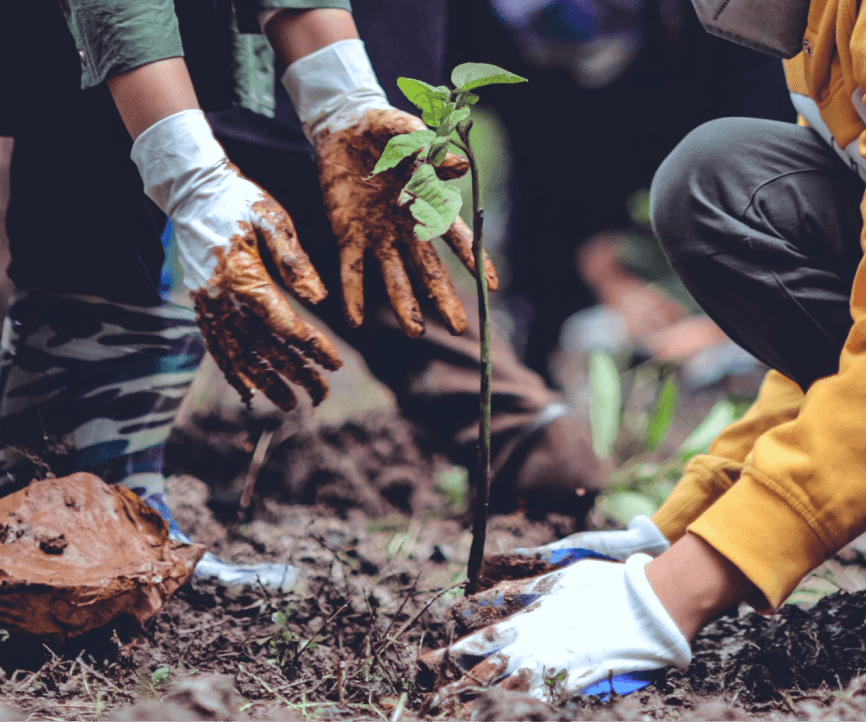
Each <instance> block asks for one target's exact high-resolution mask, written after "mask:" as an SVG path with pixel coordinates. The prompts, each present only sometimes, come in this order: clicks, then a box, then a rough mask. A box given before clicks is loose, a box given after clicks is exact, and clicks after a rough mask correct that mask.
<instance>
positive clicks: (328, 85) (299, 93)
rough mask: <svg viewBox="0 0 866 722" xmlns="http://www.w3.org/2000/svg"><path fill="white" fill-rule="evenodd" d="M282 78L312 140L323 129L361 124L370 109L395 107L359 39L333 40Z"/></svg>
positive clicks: (298, 63)
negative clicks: (390, 101) (333, 41)
mask: <svg viewBox="0 0 866 722" xmlns="http://www.w3.org/2000/svg"><path fill="white" fill-rule="evenodd" d="M282 82H283V85H284V86H285V88H286V91H287V92H288V93H289V97H290V98H291V99H292V103H294V106H295V111H296V112H297V113H298V117H300V119H301V123H302V124H303V126H304V133H305V135H306V136H307V139H308V140H309V141H310V142H311V143H312V142H313V140H314V138H315V137H316V136H317V135H318V134H319V133H321V132H322V131H323V130H328V131H330V132H331V133H336V132H337V131H340V130H345V129H346V128H351V127H352V126H353V125H357V124H358V123H359V122H360V121H361V120H362V119H363V117H364V113H366V112H367V111H368V110H387V109H389V108H391V107H392V106H391V104H390V103H389V102H388V97H387V96H386V95H385V91H384V90H382V86H381V85H379V81H378V79H377V78H376V73H375V72H374V70H373V66H372V65H371V64H370V58H369V57H368V56H367V51H366V50H365V49H364V43H363V42H362V41H361V40H358V39H352V40H340V41H338V42H336V43H331V44H330V45H326V46H325V47H324V48H321V49H320V50H316V51H315V52H314V53H310V54H309V55H305V56H304V57H303V58H300V59H299V60H296V61H295V62H294V63H292V64H291V65H290V66H289V67H288V68H286V72H285V73H283V77H282Z"/></svg>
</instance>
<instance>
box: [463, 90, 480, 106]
mask: <svg viewBox="0 0 866 722" xmlns="http://www.w3.org/2000/svg"><path fill="white" fill-rule="evenodd" d="M479 100H481V98H480V97H478V96H477V95H475V93H470V92H469V91H468V90H466V91H463V92H461V93H458V94H457V107H458V108H464V107H466V106H467V105H475V104H476V103H477V102H478V101H479Z"/></svg>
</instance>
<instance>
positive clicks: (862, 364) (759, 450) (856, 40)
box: [654, 0, 866, 611]
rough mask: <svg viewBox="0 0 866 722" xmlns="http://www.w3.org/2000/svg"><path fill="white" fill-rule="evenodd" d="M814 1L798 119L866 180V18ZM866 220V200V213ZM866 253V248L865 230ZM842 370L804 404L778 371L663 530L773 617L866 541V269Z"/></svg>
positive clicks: (664, 518)
mask: <svg viewBox="0 0 866 722" xmlns="http://www.w3.org/2000/svg"><path fill="white" fill-rule="evenodd" d="M858 6H859V0H813V1H812V4H811V6H810V8H809V21H808V27H807V30H806V35H805V39H804V42H803V51H802V52H801V53H800V54H799V55H797V56H796V57H795V58H793V59H792V60H790V61H787V62H786V67H785V70H786V74H787V77H788V86H789V88H790V90H791V92H792V98H793V100H794V105H795V107H796V108H797V110H798V111H799V112H800V113H801V114H802V115H803V117H804V118H805V119H806V121H808V123H809V124H810V125H811V126H812V127H814V128H815V129H816V130H817V131H818V132H819V133H821V134H822V135H823V136H824V138H825V140H827V141H828V142H829V143H830V144H831V145H832V147H833V148H834V149H835V150H836V152H837V153H839V155H840V156H841V157H842V158H844V159H845V160H846V162H848V164H849V165H850V166H851V168H852V171H855V172H858V173H859V174H860V176H861V177H862V178H864V179H866V159H864V156H866V107H864V104H863V95H864V91H863V89H866V10H861V9H860V8H859V7H858ZM860 208H861V212H866V200H864V201H863V202H861V205H860ZM861 246H863V248H864V249H866V238H864V233H863V232H862V231H861ZM851 315H852V318H853V322H854V324H853V327H852V329H851V332H850V333H849V335H848V338H847V340H846V342H845V347H844V349H843V351H842V355H841V358H840V360H839V371H838V373H836V374H835V375H833V376H828V377H826V378H823V379H820V380H819V381H817V382H815V383H814V384H813V385H812V386H811V388H810V389H809V391H808V393H806V394H805V395H804V394H803V393H802V391H801V390H800V388H799V387H798V386H797V385H796V384H795V383H794V382H793V381H790V380H789V379H786V378H785V377H784V376H782V375H781V374H779V373H777V372H775V371H771V372H770V373H769V374H768V375H767V377H766V379H765V380H764V384H763V386H762V388H761V392H760V394H759V396H758V399H757V400H756V402H755V404H754V406H753V407H752V408H751V409H750V410H749V412H748V413H747V414H746V415H745V416H744V417H743V418H742V419H741V420H740V421H738V422H736V423H734V424H732V425H731V426H729V427H728V428H727V429H725V430H724V431H723V432H722V433H721V434H720V435H719V436H718V437H717V438H716V440H715V441H714V442H713V444H712V445H711V446H710V448H709V451H708V454H707V455H705V456H699V457H696V458H694V459H693V460H692V461H691V463H690V464H689V466H688V467H687V469H686V473H685V474H684V476H683V479H682V480H681V481H680V483H679V484H678V485H677V487H676V489H675V490H674V492H673V493H672V494H671V496H670V498H669V499H668V500H667V502H665V504H664V505H663V506H662V508H661V509H659V511H658V512H657V513H656V515H655V517H654V521H655V522H656V524H657V525H658V526H659V528H660V529H661V531H662V532H663V533H664V534H665V535H666V536H667V537H668V538H669V539H670V540H671V541H675V540H676V539H678V538H679V537H681V536H682V535H683V534H684V533H685V531H686V530H687V529H688V531H690V532H693V533H695V534H697V535H698V536H700V537H701V538H702V539H704V540H705V541H706V542H708V543H709V544H710V545H711V546H713V547H714V548H715V549H716V550H717V551H719V552H720V553H721V554H722V555H724V556H725V557H727V558H728V559H730V560H731V561H732V562H733V563H734V564H735V565H736V566H737V567H738V568H739V569H740V570H741V571H742V572H743V573H744V574H745V575H746V576H747V577H748V578H749V579H750V580H751V581H752V582H753V583H754V584H755V585H756V586H757V587H758V589H759V590H760V592H761V593H762V594H763V598H757V599H753V600H749V601H750V602H751V603H752V604H753V605H754V606H755V608H756V609H758V610H759V611H769V610H771V609H773V608H775V607H777V606H778V605H779V604H781V603H782V602H783V601H784V600H785V598H786V597H787V596H788V595H789V594H790V593H791V591H792V590H793V589H794V587H795V586H796V585H797V584H798V583H799V581H800V580H801V579H802V577H803V576H804V575H805V574H806V573H807V572H809V571H810V570H812V569H814V568H815V567H816V566H818V565H819V564H821V563H822V562H823V561H825V560H826V559H828V558H829V557H831V556H833V555H834V554H835V553H836V552H837V551H838V550H839V549H841V548H842V547H843V546H845V544H847V543H848V542H849V541H851V540H852V539H854V538H855V537H857V536H859V535H860V534H861V533H863V532H864V531H866V263H864V262H862V261H861V263H860V265H859V267H858V269H857V275H856V277H855V280H854V286H853V289H852V293H851Z"/></svg>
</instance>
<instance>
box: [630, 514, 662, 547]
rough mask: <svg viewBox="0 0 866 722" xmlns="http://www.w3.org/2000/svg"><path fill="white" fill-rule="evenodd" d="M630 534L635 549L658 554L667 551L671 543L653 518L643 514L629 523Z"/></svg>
mask: <svg viewBox="0 0 866 722" xmlns="http://www.w3.org/2000/svg"><path fill="white" fill-rule="evenodd" d="M627 533H628V534H629V535H631V536H632V538H633V539H634V551H636V552H638V551H640V552H643V553H645V554H650V555H651V556H654V557H655V556H658V555H659V554H661V553H662V552H665V551H667V550H668V549H669V548H670V546H671V543H670V542H669V541H668V540H667V537H665V535H664V534H662V533H661V531H659V528H658V527H657V526H656V525H655V523H654V522H653V520H652V519H650V518H649V517H648V516H644V515H643V514H638V515H637V516H636V517H634V518H633V519H632V520H631V521H630V522H629V524H628V532H627Z"/></svg>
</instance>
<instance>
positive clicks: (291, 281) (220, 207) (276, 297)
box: [132, 110, 341, 410]
mask: <svg viewBox="0 0 866 722" xmlns="http://www.w3.org/2000/svg"><path fill="white" fill-rule="evenodd" d="M132 159H133V161H135V164H136V165H137V166H138V169H139V172H140V173H141V177H142V180H143V181H144V187H145V192H146V193H147V195H148V196H149V197H150V198H151V199H153V201H154V202H155V203H156V204H157V205H158V206H159V207H160V208H161V209H162V210H163V211H164V212H165V213H166V214H167V215H168V216H169V217H170V218H171V220H172V223H173V224H174V229H175V235H176V237H177V244H178V251H179V255H180V264H181V268H182V269H183V276H184V283H185V284H186V286H187V287H188V288H189V289H190V290H191V291H192V297H193V299H194V301H195V308H196V319H197V322H198V325H199V328H200V329H201V331H202V333H203V334H204V337H205V339H206V341H207V345H208V350H209V351H210V352H211V355H212V356H213V357H214V360H215V361H216V362H217V364H218V365H219V367H220V369H221V370H222V372H223V373H224V374H225V376H226V378H227V379H228V381H229V383H230V384H231V385H232V386H233V387H234V388H235V389H237V391H238V393H240V395H241V398H242V399H243V400H244V401H245V402H246V403H249V401H250V399H251V398H252V395H253V392H254V391H255V390H256V389H260V390H261V391H263V392H264V394H265V395H266V396H267V397H268V398H269V399H270V400H271V401H273V402H274V403H275V404H276V405H277V406H279V407H280V408H282V409H284V410H289V409H292V408H294V407H295V405H296V404H297V399H296V398H295V395H294V393H293V392H292V390H291V388H290V386H289V383H288V382H291V383H293V384H297V385H299V386H303V387H304V388H305V389H306V390H307V391H308V392H309V394H310V397H311V398H312V399H313V403H314V404H318V403H319V402H320V401H322V400H323V399H324V398H325V397H326V396H327V394H328V384H327V382H326V381H325V379H324V378H323V377H322V375H321V374H320V373H319V371H318V370H317V369H316V368H314V367H313V366H309V365H308V364H307V362H308V361H314V362H317V363H319V364H321V365H322V366H323V367H325V368H326V369H329V370H335V369H337V368H339V367H340V365H341V362H340V360H339V358H338V356H337V352H336V350H335V349H334V347H333V346H332V345H331V342H330V341H329V340H328V339H327V338H326V337H325V336H324V335H322V333H320V332H319V331H317V330H316V329H315V328H313V327H312V326H311V325H310V324H308V323H307V322H306V321H304V320H303V319H301V318H300V317H298V315H297V314H296V313H295V311H294V310H293V309H292V307H291V305H290V304H289V303H288V301H287V300H286V298H285V297H284V296H283V295H282V293H281V291H280V290H279V289H278V288H277V286H276V284H275V283H274V281H273V279H272V278H271V276H270V274H269V273H268V271H267V270H266V268H265V265H264V263H263V259H262V255H261V254H262V253H266V254H267V255H268V256H269V257H270V260H271V261H273V264H274V266H275V267H276V269H277V270H278V272H279V273H280V276H281V277H282V280H283V282H284V283H285V285H286V287H287V288H288V289H289V291H290V292H291V293H292V295H294V296H295V297H296V298H298V299H299V300H302V301H305V302H308V303H317V302H318V301H321V300H322V299H323V298H324V297H325V295H326V291H325V288H324V286H323V285H322V282H321V279H320V278H319V276H318V274H317V273H316V271H315V269H314V268H313V267H312V265H311V264H310V261H309V258H308V257H307V254H306V253H304V251H303V250H302V249H301V247H300V245H299V244H298V239H297V236H296V235H295V229H294V226H293V225H292V221H291V219H290V218H289V216H288V214H287V213H286V212H285V211H284V210H283V209H282V208H281V207H280V205H279V204H278V203H277V202H276V201H275V200H274V199H273V198H271V196H270V195H268V194H267V193H266V192H265V191H264V190H262V189H261V188H259V187H258V186H257V185H255V184H254V183H252V182H251V181H249V180H247V179H246V178H244V177H243V176H241V175H240V173H239V172H238V170H237V168H235V167H234V166H232V165H231V164H230V163H229V161H228V158H226V156H225V152H224V151H223V149H222V147H221V146H220V145H219V143H217V141H216V139H215V138H214V137H213V133H212V132H211V129H210V125H208V122H207V120H205V117H204V114H203V113H202V112H201V111H199V110H184V111H181V112H180V113H176V114H174V115H171V116H169V117H168V118H164V119H163V120H161V121H159V122H157V123H155V124H154V125H152V126H151V127H150V128H148V129H147V130H146V131H144V133H142V134H141V135H140V136H139V137H138V138H137V139H136V141H135V143H134V144H133V147H132ZM287 380H288V381H287Z"/></svg>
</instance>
